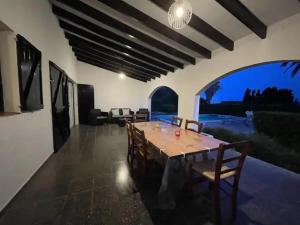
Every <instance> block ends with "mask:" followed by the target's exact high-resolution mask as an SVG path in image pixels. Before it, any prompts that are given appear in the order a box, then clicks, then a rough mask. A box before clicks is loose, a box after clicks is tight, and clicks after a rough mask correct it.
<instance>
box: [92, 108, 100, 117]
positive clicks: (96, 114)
mask: <svg viewBox="0 0 300 225" xmlns="http://www.w3.org/2000/svg"><path fill="white" fill-rule="evenodd" d="M90 115H92V116H101V109H91V111H90Z"/></svg>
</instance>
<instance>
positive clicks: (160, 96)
mask: <svg viewBox="0 0 300 225" xmlns="http://www.w3.org/2000/svg"><path fill="white" fill-rule="evenodd" d="M148 108H149V111H150V118H151V120H163V121H170V119H171V117H172V116H175V115H178V95H177V93H176V92H175V91H174V90H172V89H171V88H169V87H166V86H160V87H157V88H156V89H155V90H154V91H153V92H152V93H151V94H150V96H149V98H148Z"/></svg>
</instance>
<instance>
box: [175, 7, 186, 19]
mask: <svg viewBox="0 0 300 225" xmlns="http://www.w3.org/2000/svg"><path fill="white" fill-rule="evenodd" d="M175 13H176V16H177V17H178V18H181V17H182V16H183V13H184V11H183V8H182V7H181V6H180V7H178V8H177V9H176V11H175Z"/></svg>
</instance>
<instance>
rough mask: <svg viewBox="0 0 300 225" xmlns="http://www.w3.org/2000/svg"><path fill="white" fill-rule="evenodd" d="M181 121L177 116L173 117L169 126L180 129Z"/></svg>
mask: <svg viewBox="0 0 300 225" xmlns="http://www.w3.org/2000/svg"><path fill="white" fill-rule="evenodd" d="M182 121H183V119H182V118H180V117H178V116H173V117H172V120H171V124H172V125H175V126H177V127H181V124H182Z"/></svg>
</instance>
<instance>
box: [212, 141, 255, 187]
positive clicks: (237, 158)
mask: <svg viewBox="0 0 300 225" xmlns="http://www.w3.org/2000/svg"><path fill="white" fill-rule="evenodd" d="M250 148H251V143H250V142H249V141H240V142H235V143H231V144H220V146H219V149H218V155H217V160H216V165H215V181H216V182H218V181H220V179H221V178H222V177H232V176H234V178H235V181H234V183H238V181H239V178H240V174H241V171H242V168H243V165H244V161H245V158H246V156H247V154H248V152H249V151H250ZM229 149H234V150H236V151H237V152H239V153H238V155H236V154H234V155H233V156H229V157H227V158H226V159H224V155H225V151H226V150H229ZM227 163H233V164H234V163H235V165H234V166H233V167H228V168H229V169H226V170H222V167H223V166H224V165H225V164H227Z"/></svg>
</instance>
